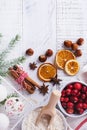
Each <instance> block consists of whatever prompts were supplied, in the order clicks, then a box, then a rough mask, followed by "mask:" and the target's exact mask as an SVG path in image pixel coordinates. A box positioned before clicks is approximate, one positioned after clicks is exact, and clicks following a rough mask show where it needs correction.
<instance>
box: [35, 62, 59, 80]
mask: <svg viewBox="0 0 87 130" xmlns="http://www.w3.org/2000/svg"><path fill="white" fill-rule="evenodd" d="M37 73H38V77H39V78H40V79H41V80H43V81H50V80H51V78H54V77H55V76H56V74H57V69H56V67H55V66H54V65H53V64H51V63H43V64H42V65H40V67H39V68H38V71H37Z"/></svg>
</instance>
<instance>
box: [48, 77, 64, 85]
mask: <svg viewBox="0 0 87 130" xmlns="http://www.w3.org/2000/svg"><path fill="white" fill-rule="evenodd" d="M60 81H62V80H61V79H58V78H57V75H56V76H55V77H54V78H52V79H51V81H50V82H52V83H53V86H54V85H55V84H58V85H60Z"/></svg>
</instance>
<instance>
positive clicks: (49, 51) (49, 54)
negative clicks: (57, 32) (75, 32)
mask: <svg viewBox="0 0 87 130" xmlns="http://www.w3.org/2000/svg"><path fill="white" fill-rule="evenodd" d="M45 55H46V56H48V57H50V56H52V55H53V51H52V50H51V49H48V50H47V51H46V54H45Z"/></svg>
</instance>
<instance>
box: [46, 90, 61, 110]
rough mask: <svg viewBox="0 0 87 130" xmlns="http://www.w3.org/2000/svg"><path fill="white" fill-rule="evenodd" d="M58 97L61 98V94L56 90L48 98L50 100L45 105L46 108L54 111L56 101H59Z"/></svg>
mask: <svg viewBox="0 0 87 130" xmlns="http://www.w3.org/2000/svg"><path fill="white" fill-rule="evenodd" d="M60 96H61V92H60V91H58V90H54V91H53V92H52V94H51V97H50V100H49V102H48V104H47V107H48V108H49V109H54V108H55V106H56V104H57V102H58V100H59V98H60Z"/></svg>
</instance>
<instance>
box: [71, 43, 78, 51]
mask: <svg viewBox="0 0 87 130" xmlns="http://www.w3.org/2000/svg"><path fill="white" fill-rule="evenodd" d="M71 48H72V50H73V51H76V50H77V49H78V45H77V43H72V45H71Z"/></svg>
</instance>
